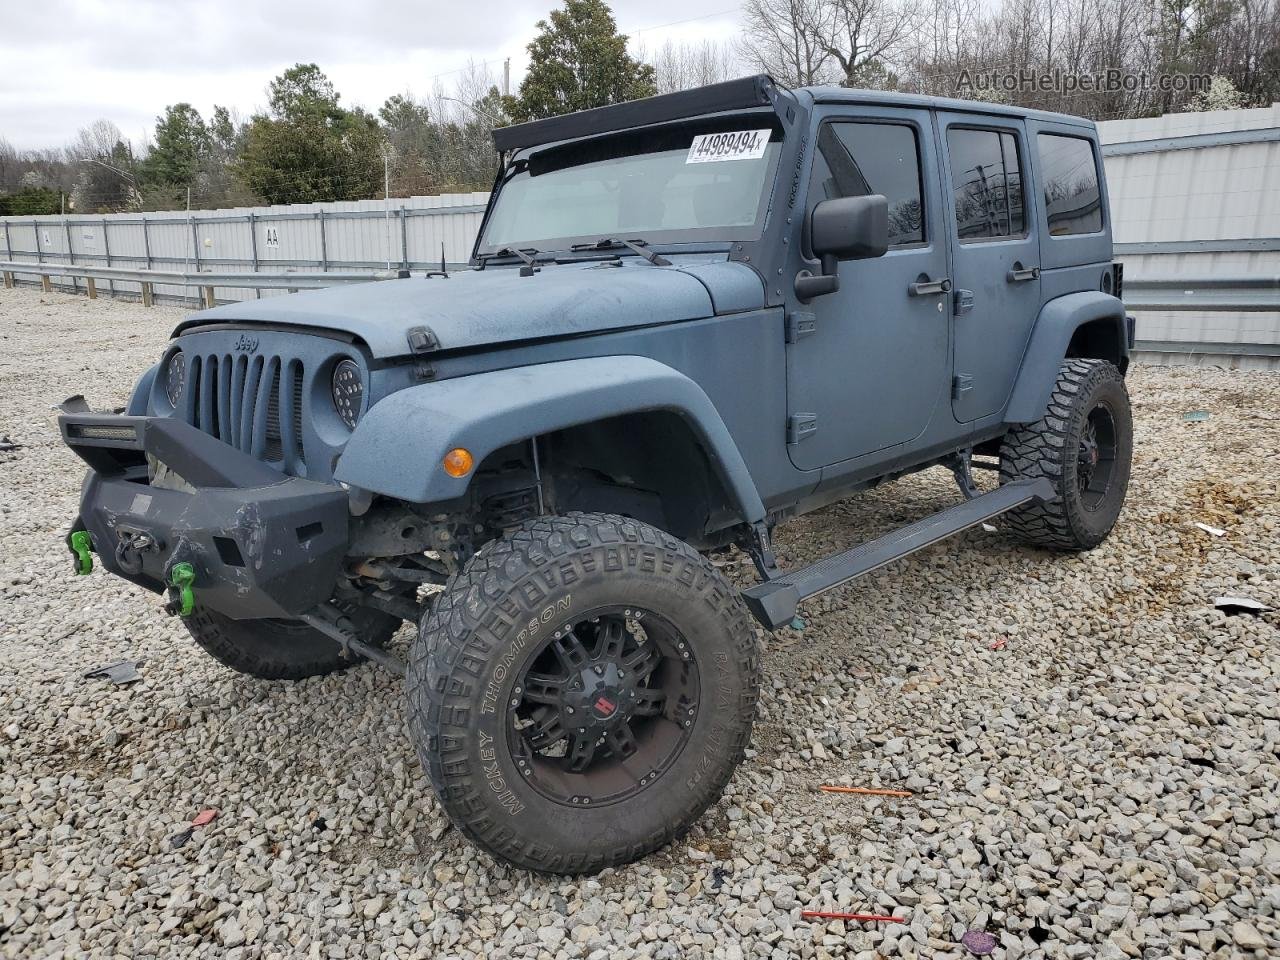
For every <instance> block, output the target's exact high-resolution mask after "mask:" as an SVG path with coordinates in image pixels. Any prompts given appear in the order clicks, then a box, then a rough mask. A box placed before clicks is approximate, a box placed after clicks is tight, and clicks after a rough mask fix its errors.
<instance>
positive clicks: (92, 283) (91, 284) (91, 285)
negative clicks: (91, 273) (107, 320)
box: [84, 277, 98, 300]
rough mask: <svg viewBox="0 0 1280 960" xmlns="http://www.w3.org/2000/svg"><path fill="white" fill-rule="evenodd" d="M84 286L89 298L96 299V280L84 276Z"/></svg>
mask: <svg viewBox="0 0 1280 960" xmlns="http://www.w3.org/2000/svg"><path fill="white" fill-rule="evenodd" d="M84 288H85V290H87V291H88V292H89V299H90V300H97V299H98V282H97V281H96V280H94V278H93V277H85V278H84Z"/></svg>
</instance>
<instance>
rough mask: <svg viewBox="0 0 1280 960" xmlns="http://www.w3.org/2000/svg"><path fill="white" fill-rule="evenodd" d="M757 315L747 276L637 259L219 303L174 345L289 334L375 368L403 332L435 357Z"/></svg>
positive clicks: (699, 263) (755, 282)
mask: <svg viewBox="0 0 1280 960" xmlns="http://www.w3.org/2000/svg"><path fill="white" fill-rule="evenodd" d="M763 305H764V286H763V284H762V282H761V280H760V276H759V275H758V274H757V273H756V272H755V271H754V270H752V269H751V268H750V267H748V266H746V265H745V264H741V263H731V262H729V261H727V260H723V259H721V260H715V261H708V260H705V259H703V260H683V259H682V261H681V262H679V263H676V264H675V265H673V266H669V267H655V266H654V265H652V264H650V263H648V262H646V261H644V260H642V259H640V258H639V257H623V258H621V259H620V260H614V261H596V262H587V263H563V264H555V263H551V264H547V265H545V266H542V268H541V269H540V270H539V271H538V272H537V273H536V274H534V275H533V276H531V277H522V276H520V271H519V270H518V269H516V268H514V267H505V266H504V267H494V266H490V267H489V268H488V269H485V270H459V271H456V272H454V273H452V274H450V276H449V277H448V279H444V278H440V277H434V278H432V279H424V278H421V277H409V278H407V279H403V280H381V281H376V282H370V283H355V284H349V285H344V286H334V287H327V288H325V289H323V290H313V291H309V292H306V293H295V294H289V295H287V296H278V297H268V298H266V299H263V300H248V301H245V302H242V303H229V304H226V305H224V306H220V307H214V308H213V309H211V310H202V311H200V312H199V313H195V314H192V315H191V316H190V317H188V318H187V319H186V320H184V321H183V322H182V323H180V324H179V325H178V327H177V328H176V329H175V330H174V335H175V336H176V335H178V334H179V333H181V332H182V331H184V330H187V329H190V328H191V327H195V326H202V325H205V324H210V323H264V324H290V325H293V326H301V327H315V328H318V329H321V330H333V331H339V332H342V333H350V334H353V335H354V336H356V337H359V338H360V339H361V340H363V341H364V342H365V343H366V344H367V345H368V347H369V350H370V352H371V353H372V354H373V355H374V356H375V357H378V358H387V357H396V356H403V355H405V354H407V353H409V346H408V341H407V340H406V334H407V332H408V331H409V330H410V329H411V328H413V327H421V326H425V327H429V328H430V329H431V331H432V332H433V333H434V334H435V336H436V338H437V339H438V340H439V342H440V346H439V348H438V349H440V350H457V349H463V348H467V347H480V346H487V345H496V344H506V343H513V342H517V341H521V340H539V339H546V338H554V337H572V336H581V335H583V334H590V333H599V332H604V331H608V330H618V329H623V328H626V327H639V326H649V325H656V324H663V323H676V322H679V321H681V320H697V319H701V318H703V317H710V316H714V315H716V314H724V313H738V312H741V311H744V310H754V309H759V308H760V307H761V306H763Z"/></svg>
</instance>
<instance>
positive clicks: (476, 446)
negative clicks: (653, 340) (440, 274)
mask: <svg viewBox="0 0 1280 960" xmlns="http://www.w3.org/2000/svg"><path fill="white" fill-rule="evenodd" d="M651 410H668V411H672V412H674V413H676V414H678V415H680V416H681V417H682V418H683V419H684V420H685V421H686V422H687V423H688V424H689V425H690V426H691V427H692V429H693V431H694V433H695V435H696V436H697V437H698V440H699V442H700V444H701V445H702V447H703V449H704V450H705V452H706V454H707V457H708V459H709V460H710V462H711V465H712V469H713V470H715V471H716V473H717V475H718V476H719V478H720V480H721V482H722V483H723V484H724V487H725V490H726V491H727V492H728V494H729V496H730V498H731V499H732V501H733V505H734V507H735V508H736V509H737V510H738V512H739V513H740V515H741V518H742V519H743V520H744V521H746V522H748V523H754V522H756V521H759V520H762V519H764V516H765V510H764V504H763V503H762V502H761V500H760V493H759V491H758V490H757V489H756V486H755V483H754V482H753V481H752V479H751V474H750V472H749V471H748V470H747V465H746V462H745V461H744V460H743V459H742V453H741V452H740V451H739V450H738V447H737V444H735V443H734V441H733V437H732V436H731V435H730V433H729V429H728V428H727V427H726V426H725V424H724V421H723V420H722V419H721V417H720V414H719V413H718V412H717V410H716V408H715V405H714V404H713V403H712V402H711V400H710V398H708V397H707V395H706V393H704V392H703V390H702V388H701V387H699V386H698V385H697V384H696V383H695V382H694V381H693V380H691V379H689V377H687V376H685V375H684V374H683V373H681V372H680V371H678V370H675V369H673V368H671V367H669V366H667V365H666V364H663V363H659V362H658V361H657V360H653V359H651V358H649V357H637V356H615V357H588V358H583V359H578V360H562V361H558V362H555V363H544V364H538V365H535V366H528V367H515V368H512V369H508V370H494V371H490V372H488V373H478V374H474V375H472V376H467V377H457V378H454V379H452V380H443V381H441V382H439V383H424V384H420V385H418V386H415V387H409V388H407V389H405V390H400V391H397V392H396V393H393V394H391V395H390V396H388V397H385V398H384V399H382V400H380V401H379V402H377V403H376V404H374V406H373V407H372V408H371V409H370V410H369V411H368V412H367V413H366V414H365V415H364V417H363V418H362V419H361V420H360V423H359V424H358V425H357V427H356V430H355V432H354V433H353V434H352V436H351V440H350V441H349V442H348V443H347V446H346V449H345V450H344V451H343V454H342V457H341V459H340V460H339V462H338V466H337V469H336V471H335V472H334V479H335V480H338V481H340V482H342V483H347V484H350V485H351V486H353V487H358V488H360V489H362V490H368V491H371V492H373V493H378V494H382V495H384V496H388V497H394V498H396V499H398V500H403V501H407V502H409V503H437V502H441V501H446V500H453V499H456V498H458V497H461V496H463V495H464V494H465V493H466V491H467V487H468V484H469V483H470V481H471V475H468V476H465V477H461V478H457V477H451V476H449V475H448V474H447V473H445V472H444V470H443V469H442V468H441V460H442V459H443V458H444V455H445V454H446V453H448V452H449V451H450V450H452V449H454V448H455V447H463V448H465V449H467V450H469V451H470V452H471V454H472V455H473V456H474V458H475V462H476V463H477V464H479V463H482V462H483V461H484V459H485V457H487V456H488V455H489V454H491V453H492V452H493V451H495V450H497V449H499V448H501V447H504V446H506V445H508V444H511V443H515V442H517V441H520V440H524V439H526V438H528V437H536V436H540V435H542V434H545V433H549V432H551V431H554V430H560V429H564V428H566V427H573V426H578V425H581V424H584V423H591V422H593V421H597V420H604V419H607V418H609V417H615V416H621V415H622V414H627V413H641V412H645V411H651Z"/></svg>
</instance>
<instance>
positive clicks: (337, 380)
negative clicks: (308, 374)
mask: <svg viewBox="0 0 1280 960" xmlns="http://www.w3.org/2000/svg"><path fill="white" fill-rule="evenodd" d="M363 400H364V381H363V380H362V379H361V378H360V367H359V365H358V364H357V363H356V362H355V361H354V360H342V361H340V362H339V363H338V365H337V366H336V367H334V368H333V408H334V409H335V410H337V411H338V416H340V417H341V418H342V422H343V423H345V424H346V425H347V426H348V427H351V428H352V429H353V430H354V429H355V426H356V421H357V420H358V419H360V404H361V402H362V401H363Z"/></svg>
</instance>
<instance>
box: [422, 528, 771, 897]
mask: <svg viewBox="0 0 1280 960" xmlns="http://www.w3.org/2000/svg"><path fill="white" fill-rule="evenodd" d="M615 603H616V604H623V603H626V604H635V605H642V606H643V607H644V608H645V609H649V610H652V611H654V612H655V613H656V614H657V615H658V616H661V617H664V618H667V619H668V620H670V621H672V622H673V623H675V624H676V625H677V626H678V627H679V628H680V630H681V632H682V633H683V635H684V636H685V637H687V638H688V642H689V645H690V647H691V648H692V651H693V654H694V657H695V662H696V663H697V664H698V670H699V675H700V677H701V680H700V682H701V691H700V696H699V701H700V703H699V708H698V710H697V712H696V716H695V718H694V719H693V721H692V723H691V725H690V732H689V733H688V734H687V739H686V740H685V741H684V743H683V746H682V747H681V748H680V751H679V753H678V754H676V756H675V759H674V760H672V761H671V763H670V766H668V767H667V768H666V771H665V772H664V773H661V774H659V775H658V776H657V777H656V778H655V779H654V780H653V781H652V782H651V783H650V784H649V785H648V786H643V787H640V788H638V789H639V792H638V793H636V794H634V795H632V796H629V797H626V798H623V799H620V800H617V801H616V802H610V803H607V804H605V805H603V806H599V807H595V806H592V807H582V808H579V807H569V806H566V805H565V804H564V803H562V802H557V801H556V800H554V799H550V798H548V797H547V796H544V795H543V793H541V792H539V791H538V790H536V789H534V787H533V784H531V783H530V782H528V781H526V780H523V779H522V778H521V773H520V772H518V770H517V768H516V765H515V761H514V760H513V757H512V750H511V749H510V747H509V746H508V743H509V741H508V739H507V737H508V731H507V726H508V725H511V724H512V723H513V721H512V719H511V718H510V715H509V714H508V710H509V709H512V708H511V694H512V691H513V689H514V688H515V686H516V683H517V677H520V676H521V666H520V665H521V662H522V661H521V656H523V657H526V658H531V657H533V656H534V654H533V653H531V652H530V651H536V650H537V649H538V648H539V647H538V645H539V644H541V643H545V642H546V640H547V638H549V636H550V635H551V633H552V631H553V630H554V629H556V627H557V625H563V622H564V621H565V620H566V619H568V618H570V617H571V616H573V613H574V611H590V610H593V609H598V608H599V607H600V606H601V605H609V604H615ZM407 690H408V696H409V732H410V735H411V738H412V740H413V743H414V746H415V747H416V748H417V751H418V755H419V757H420V758H421V760H422V764H423V766H424V767H425V769H426V771H427V775H428V777H429V778H430V780H431V784H432V786H433V787H434V788H435V792H436V795H437V796H438V798H439V800H440V803H441V805H442V806H443V807H444V809H445V812H446V813H447V814H448V816H449V819H450V820H451V821H452V822H453V824H454V825H455V826H456V827H457V828H458V829H459V830H460V831H461V832H462V833H463V834H464V835H465V836H467V837H468V838H469V839H470V840H472V841H473V842H474V843H476V844H477V845H479V846H480V847H482V848H483V849H485V850H487V851H488V852H490V853H491V854H493V855H494V856H495V857H497V858H499V859H501V860H505V861H507V862H509V863H512V864H515V865H516V866H519V867H524V868H528V869H531V870H536V871H540V872H545V873H558V874H569V875H573V874H581V873H593V872H596V871H599V870H601V869H603V868H605V867H608V866H614V865H617V864H622V863H627V862H630V861H632V860H635V859H637V858H639V857H642V856H644V855H645V854H647V853H649V852H651V851H653V850H656V849H657V848H659V847H661V846H663V845H665V844H667V843H669V842H671V841H672V840H673V839H675V838H676V837H678V836H680V835H681V834H682V833H684V832H685V831H686V830H687V829H688V828H689V827H690V826H691V825H692V824H693V823H694V821H695V820H697V819H698V817H699V816H701V815H702V813H703V812H704V811H705V810H706V809H707V808H708V807H709V806H710V805H711V804H712V803H714V802H715V800H716V799H717V798H718V797H719V796H720V794H721V792H722V791H723V790H724V786H725V784H726V783H728V781H729V778H730V776H731V775H732V774H733V771H734V769H735V768H736V767H737V765H738V764H739V763H740V762H741V760H742V757H743V751H744V750H745V748H746V746H747V744H748V742H749V740H750V736H751V725H752V721H753V720H754V718H755V709H756V701H757V699H758V695H759V655H758V650H757V640H756V631H755V627H754V625H753V623H752V622H751V620H750V619H749V617H748V615H747V612H746V609H745V607H744V606H743V604H742V602H741V600H740V599H739V597H738V594H737V592H736V591H735V590H734V589H733V587H732V586H730V584H729V583H728V582H727V581H726V580H725V579H724V577H723V576H722V575H721V574H720V572H719V571H718V570H716V569H715V567H714V566H713V565H712V564H711V563H710V562H708V561H707V560H706V559H705V558H704V557H702V556H701V555H699V554H698V553H697V552H696V551H695V550H694V549H693V548H692V547H690V546H688V545H687V544H685V543H683V542H681V541H680V540H677V539H675V538H674V537H671V536H669V535H668V534H666V533H663V532H662V531H660V530H657V529H655V528H653V527H650V526H648V525H646V524H643V523H640V522H637V521H635V520H631V519H627V518H625V517H620V516H613V515H610V514H592V513H571V514H568V515H565V516H557V517H541V518H538V519H536V520H533V521H530V522H528V523H526V524H525V525H524V526H522V527H520V528H518V529H517V530H516V531H514V532H512V533H510V534H508V535H507V536H504V537H502V538H500V539H498V540H494V541H491V542H490V543H488V544H486V545H485V546H484V547H483V548H482V549H481V550H480V551H479V552H478V553H477V554H476V555H475V556H474V557H472V559H471V560H470V561H469V562H468V563H467V564H466V566H465V567H464V568H463V569H462V570H461V571H459V573H458V574H456V575H455V576H454V577H453V578H452V579H451V580H450V581H449V583H448V584H447V585H446V587H445V588H444V591H443V592H442V593H441V594H439V596H438V598H437V600H436V601H435V603H434V604H433V606H432V608H431V609H430V610H429V611H427V612H426V613H425V614H424V616H423V620H422V624H421V626H420V628H419V631H418V638H417V640H416V641H415V642H414V644H413V647H412V651H411V654H410V658H409V672H408V678H407Z"/></svg>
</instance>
